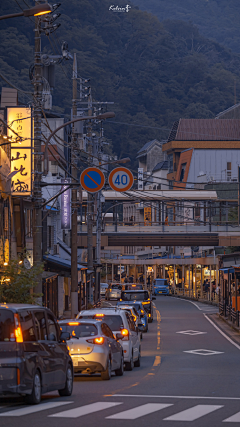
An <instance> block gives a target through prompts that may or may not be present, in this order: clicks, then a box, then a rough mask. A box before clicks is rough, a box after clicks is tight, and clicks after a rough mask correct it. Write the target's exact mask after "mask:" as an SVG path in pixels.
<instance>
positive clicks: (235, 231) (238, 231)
mask: <svg viewBox="0 0 240 427" xmlns="http://www.w3.org/2000/svg"><path fill="white" fill-rule="evenodd" d="M95 239H96V224H95V223H93V240H94V241H93V244H94V245H95ZM101 239H102V242H101V246H239V245H240V226H238V225H237V223H236V222H228V223H220V222H217V223H206V224H197V223H196V222H193V223H177V222H175V223H169V224H168V225H166V224H165V223H152V224H151V225H146V224H144V223H135V224H134V225H130V224H129V223H123V222H116V223H114V224H113V223H105V224H103V227H102V236H101ZM86 246H87V225H86V224H82V225H79V226H78V247H86Z"/></svg>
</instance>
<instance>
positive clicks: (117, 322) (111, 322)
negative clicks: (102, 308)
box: [79, 313, 123, 331]
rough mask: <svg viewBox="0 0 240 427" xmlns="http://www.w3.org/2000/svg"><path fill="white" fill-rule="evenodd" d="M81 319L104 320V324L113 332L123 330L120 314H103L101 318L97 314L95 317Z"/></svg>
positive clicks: (81, 317)
mask: <svg viewBox="0 0 240 427" xmlns="http://www.w3.org/2000/svg"><path fill="white" fill-rule="evenodd" d="M79 319H99V320H104V322H105V323H106V324H107V325H108V326H109V328H110V329H111V330H112V331H120V329H121V328H123V320H122V318H121V316H119V314H104V315H103V316H102V313H101V315H100V316H98V315H97V314H94V315H90V316H88V315H86V316H80V317H79Z"/></svg>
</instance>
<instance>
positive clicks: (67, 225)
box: [61, 178, 71, 230]
mask: <svg viewBox="0 0 240 427" xmlns="http://www.w3.org/2000/svg"><path fill="white" fill-rule="evenodd" d="M70 182H71V179H70V178H65V179H61V184H65V185H63V186H62V190H64V189H65V188H67V187H68V184H70ZM61 229H62V230H71V189H70V188H69V189H68V190H66V191H64V193H62V194H61Z"/></svg>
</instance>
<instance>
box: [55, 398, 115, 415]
mask: <svg viewBox="0 0 240 427" xmlns="http://www.w3.org/2000/svg"><path fill="white" fill-rule="evenodd" d="M117 405H122V402H96V403H91V404H90V405H85V406H80V407H78V408H74V409H69V411H63V412H58V413H57V414H53V415H49V417H59V418H78V417H82V416H83V415H88V414H93V412H98V411H102V410H103V409H108V408H112V407H113V406H117Z"/></svg>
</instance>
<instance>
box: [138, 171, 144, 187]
mask: <svg viewBox="0 0 240 427" xmlns="http://www.w3.org/2000/svg"><path fill="white" fill-rule="evenodd" d="M138 190H143V168H138Z"/></svg>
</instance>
